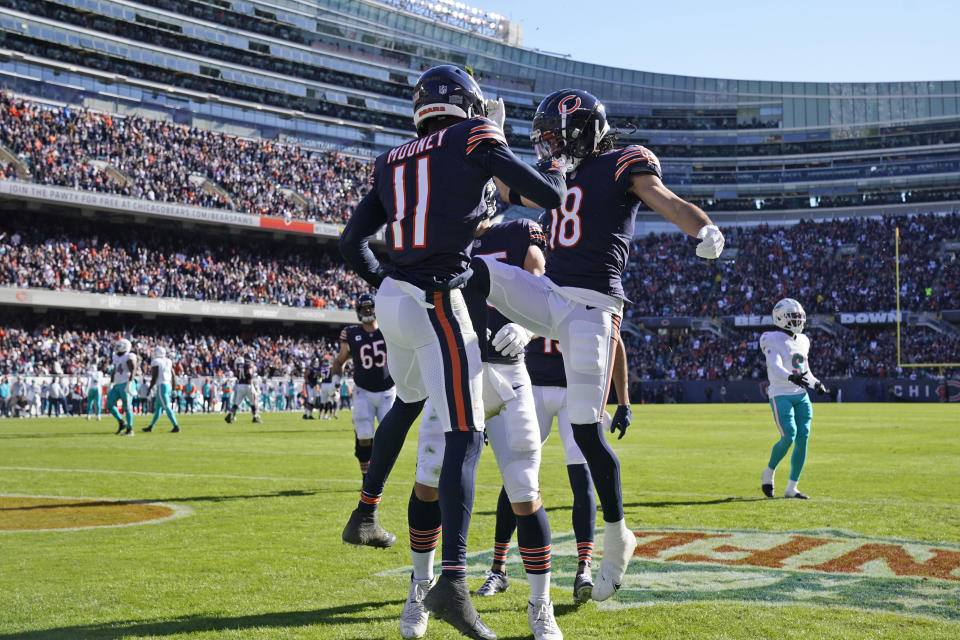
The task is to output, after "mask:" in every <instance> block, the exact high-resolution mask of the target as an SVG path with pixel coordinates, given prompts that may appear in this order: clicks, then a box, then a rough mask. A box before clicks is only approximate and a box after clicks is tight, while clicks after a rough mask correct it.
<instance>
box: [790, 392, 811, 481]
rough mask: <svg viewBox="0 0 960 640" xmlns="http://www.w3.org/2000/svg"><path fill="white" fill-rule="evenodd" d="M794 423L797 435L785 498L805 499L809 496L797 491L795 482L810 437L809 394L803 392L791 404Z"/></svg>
mask: <svg viewBox="0 0 960 640" xmlns="http://www.w3.org/2000/svg"><path fill="white" fill-rule="evenodd" d="M793 417H794V424H796V426H797V436H796V438H795V439H794V441H793V455H792V456H791V457H790V479H789V481H788V482H787V490H786V491H785V492H784V494H783V495H784V497H785V498H800V499H801V500H806V499H807V498H808V497H809V496H807V495H805V494H803V493H800V492H799V491H797V482H799V481H800V473H801V472H802V471H803V463H804V462H805V461H806V459H807V441H808V440H809V438H810V423H811V422H812V421H813V404H812V403H811V402H810V398H809V396H807V394H803V395H802V396H801V397H799V398H797V399H796V401H795V402H794V404H793Z"/></svg>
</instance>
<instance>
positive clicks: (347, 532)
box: [341, 509, 397, 549]
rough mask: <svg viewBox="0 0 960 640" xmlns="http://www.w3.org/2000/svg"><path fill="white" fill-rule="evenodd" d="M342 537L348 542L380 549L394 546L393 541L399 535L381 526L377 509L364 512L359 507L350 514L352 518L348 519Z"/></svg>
mask: <svg viewBox="0 0 960 640" xmlns="http://www.w3.org/2000/svg"><path fill="white" fill-rule="evenodd" d="M341 537H342V538H343V541H344V542H346V543H347V544H355V545H359V546H364V547H376V548H378V549H387V548H389V547H392V546H393V543H394V542H396V541H397V536H395V535H393V534H392V533H390V532H389V531H387V530H386V529H384V528H383V527H381V526H380V523H379V522H378V521H377V512H376V511H374V512H372V513H363V512H362V511H360V510H359V509H354V510H353V513H351V514H350V519H349V520H348V521H347V526H345V527H344V528H343V534H342V535H341Z"/></svg>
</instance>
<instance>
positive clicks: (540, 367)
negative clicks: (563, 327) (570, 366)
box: [527, 337, 567, 387]
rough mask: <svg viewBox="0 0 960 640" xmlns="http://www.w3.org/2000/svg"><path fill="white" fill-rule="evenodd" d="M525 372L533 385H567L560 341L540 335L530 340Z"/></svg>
mask: <svg viewBox="0 0 960 640" xmlns="http://www.w3.org/2000/svg"><path fill="white" fill-rule="evenodd" d="M527 373H528V374H530V384H532V385H533V386H535V387H565V386H567V376H566V374H565V373H564V372H563V354H562V353H561V352H560V343H559V342H557V341H556V340H550V339H547V338H540V337H537V338H534V339H533V340H531V341H530V344H528V345H527Z"/></svg>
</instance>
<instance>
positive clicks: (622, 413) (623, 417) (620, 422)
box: [610, 404, 633, 440]
mask: <svg viewBox="0 0 960 640" xmlns="http://www.w3.org/2000/svg"><path fill="white" fill-rule="evenodd" d="M631 421H633V412H631V411H630V405H628V404H621V405H620V406H618V407H617V412H616V413H615V414H613V420H611V421H610V433H613V432H614V431H618V430H619V431H620V435H619V436H617V440H620V439H622V438H623V436H624V435H626V433H627V427H629V426H630V422H631Z"/></svg>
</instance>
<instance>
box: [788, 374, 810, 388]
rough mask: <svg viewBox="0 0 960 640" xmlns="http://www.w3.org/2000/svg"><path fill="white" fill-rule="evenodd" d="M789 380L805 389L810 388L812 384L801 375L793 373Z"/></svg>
mask: <svg viewBox="0 0 960 640" xmlns="http://www.w3.org/2000/svg"><path fill="white" fill-rule="evenodd" d="M787 380H789V381H790V382H792V383H793V384H795V385H797V386H798V387H803V388H804V389H809V388H810V383H809V382H807V379H806V377H804V376H803V375H801V374H799V373H791V374H790V375H789V376H787Z"/></svg>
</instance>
